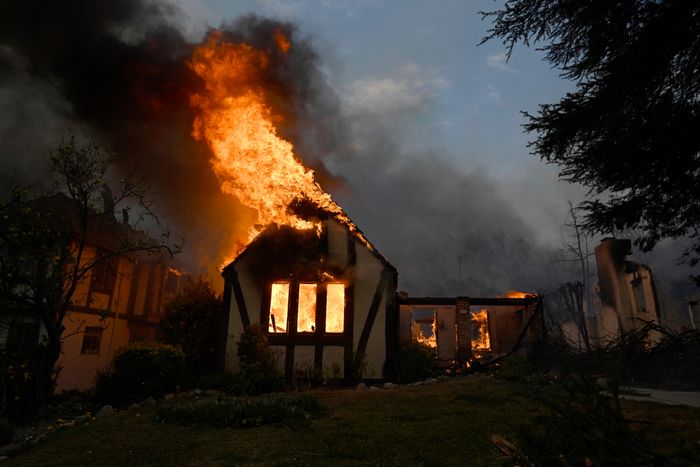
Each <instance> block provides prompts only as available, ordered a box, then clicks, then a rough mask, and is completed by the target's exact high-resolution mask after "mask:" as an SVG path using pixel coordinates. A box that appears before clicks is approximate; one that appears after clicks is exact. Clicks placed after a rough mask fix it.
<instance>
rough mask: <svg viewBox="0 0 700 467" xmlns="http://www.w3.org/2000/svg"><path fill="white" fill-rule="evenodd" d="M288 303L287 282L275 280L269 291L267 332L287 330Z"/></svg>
mask: <svg viewBox="0 0 700 467" xmlns="http://www.w3.org/2000/svg"><path fill="white" fill-rule="evenodd" d="M288 305H289V282H275V283H273V284H272V291H271V293H270V322H269V324H268V331H269V332H287V307H288Z"/></svg>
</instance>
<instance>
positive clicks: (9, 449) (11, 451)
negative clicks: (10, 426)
mask: <svg viewBox="0 0 700 467" xmlns="http://www.w3.org/2000/svg"><path fill="white" fill-rule="evenodd" d="M20 452H22V445H21V444H19V443H9V444H6V445H4V446H2V447H0V456H7V457H12V456H16V455H17V454H19V453H20Z"/></svg>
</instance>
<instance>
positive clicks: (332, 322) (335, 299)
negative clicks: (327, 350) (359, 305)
mask: <svg viewBox="0 0 700 467" xmlns="http://www.w3.org/2000/svg"><path fill="white" fill-rule="evenodd" d="M344 321H345V284H328V285H327V287H326V332H343V329H344V326H343V324H344Z"/></svg>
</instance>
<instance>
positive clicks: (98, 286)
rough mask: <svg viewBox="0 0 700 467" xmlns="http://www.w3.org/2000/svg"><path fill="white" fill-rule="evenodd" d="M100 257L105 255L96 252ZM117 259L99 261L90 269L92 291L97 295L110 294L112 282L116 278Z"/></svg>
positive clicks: (112, 286)
mask: <svg viewBox="0 0 700 467" xmlns="http://www.w3.org/2000/svg"><path fill="white" fill-rule="evenodd" d="M98 254H99V256H100V257H103V256H105V255H106V254H107V253H105V252H98ZM117 263H118V258H116V257H111V258H103V259H99V260H98V261H97V262H96V263H95V266H94V267H93V268H92V271H91V274H92V290H93V291H95V292H98V293H104V294H111V293H112V291H113V290H114V282H115V280H116V278H117Z"/></svg>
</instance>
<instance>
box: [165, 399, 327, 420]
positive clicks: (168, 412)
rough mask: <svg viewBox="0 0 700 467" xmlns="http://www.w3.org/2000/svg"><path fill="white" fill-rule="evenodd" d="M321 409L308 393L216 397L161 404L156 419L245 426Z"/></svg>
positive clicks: (315, 411)
mask: <svg viewBox="0 0 700 467" xmlns="http://www.w3.org/2000/svg"><path fill="white" fill-rule="evenodd" d="M320 411H321V404H320V402H319V401H318V399H316V398H315V397H313V396H310V395H300V396H291V397H290V396H281V395H275V396H263V397H256V398H231V399H224V398H219V399H215V400H211V399H210V400H202V401H197V402H189V403H184V404H172V405H166V406H163V407H160V408H159V409H158V410H157V411H156V420H158V421H161V422H163V423H174V424H178V425H203V426H212V427H217V428H224V427H237V428H247V427H254V426H260V425H267V424H270V423H278V422H284V421H287V420H294V419H305V418H307V417H309V416H310V415H311V414H314V413H318V412H320Z"/></svg>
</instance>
